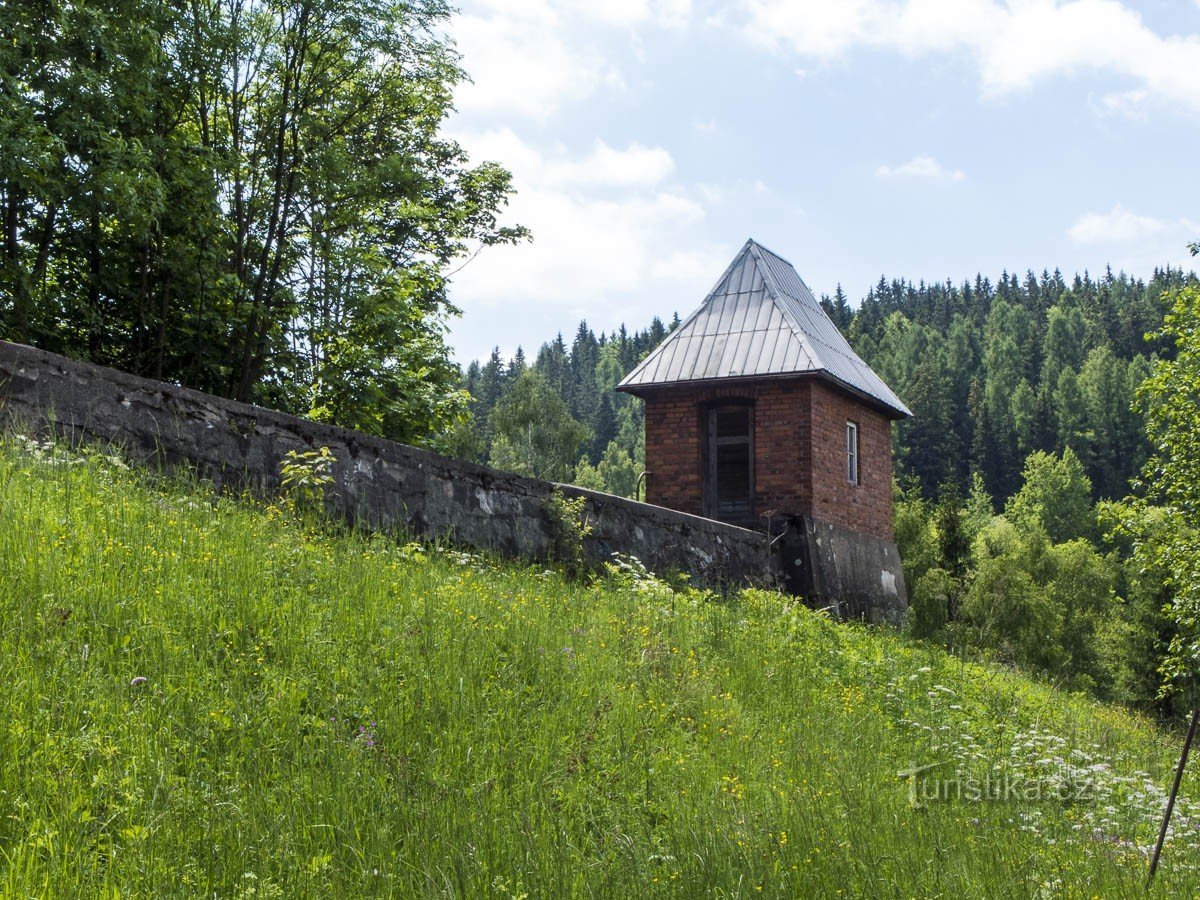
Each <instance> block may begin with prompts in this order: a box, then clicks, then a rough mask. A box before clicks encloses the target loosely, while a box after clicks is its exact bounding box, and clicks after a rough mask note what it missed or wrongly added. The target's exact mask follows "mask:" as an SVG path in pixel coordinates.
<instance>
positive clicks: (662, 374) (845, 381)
mask: <svg viewBox="0 0 1200 900" xmlns="http://www.w3.org/2000/svg"><path fill="white" fill-rule="evenodd" d="M805 374H812V375H816V376H818V377H823V378H826V379H828V380H830V381H833V382H835V383H836V384H838V385H840V386H841V387H843V388H846V389H848V390H849V391H851V392H852V393H855V394H858V395H860V396H862V397H863V398H864V399H867V400H868V401H873V402H874V403H875V404H876V405H879V406H882V407H884V408H886V410H887V411H888V412H889V413H890V414H891V415H892V416H893V417H895V418H903V417H905V416H910V415H912V413H911V412H910V411H909V409H908V407H907V406H905V405H904V403H903V402H902V401H901V400H900V398H899V397H897V396H896V395H895V394H894V393H893V392H892V389H891V388H889V387H888V386H887V385H886V384H884V382H883V379H882V378H880V377H879V376H878V375H876V374H875V373H874V372H873V371H871V367H870V366H868V365H867V364H866V363H865V362H863V361H862V360H861V359H860V358H859V356H858V354H857V353H855V352H854V351H853V350H852V349H851V348H850V344H849V343H847V342H846V339H845V338H844V337H842V334H841V332H840V331H838V329H837V326H836V325H834V324H833V322H832V321H831V320H830V318H829V316H827V315H826V314H825V310H823V309H822V308H821V304H820V303H818V302H817V299H816V297H814V296H813V293H812V291H810V290H809V289H808V285H806V284H805V283H804V281H803V279H801V278H800V276H799V274H797V272H796V270H795V268H793V267H792V264H791V263H790V262H788V261H787V260H786V259H784V258H783V257H781V256H778V255H777V254H775V253H772V252H771V251H770V250H768V249H767V248H766V247H763V246H762V245H761V244H759V243H757V242H755V241H754V240H753V239H751V240H748V241H746V244H745V246H743V247H742V249H741V251H740V252H739V253H738V255H737V256H736V257H734V260H733V262H732V263H730V265H729V268H728V269H726V270H725V274H724V275H722V276H721V278H720V280H719V281H718V282H717V286H716V287H714V288H713V289H712V291H711V292H710V293H709V295H708V296H707V297H705V298H704V302H703V303H702V304H700V308H699V309H697V310H696V311H695V312H693V313H692V314H691V315H690V316H688V317H687V318H686V319H684V320H683V322H682V323H681V324H680V326H679V327H678V328H676V329H675V330H674V331H673V332H671V334H669V335H668V336H667V338H666V340H664V341H663V342H662V343H661V344H659V345H658V347H657V348H655V350H654V351H653V352H652V353H651V354H650V355H649V356H647V357H646V358H645V359H644V360H642V362H641V363H640V364H639V365H638V366H637V367H636V368H635V369H634V370H633V371H632V372H630V373H629V374H628V375H627V376H625V378H624V379H623V380H622V381H621V383H620V384H619V385H617V389H618V390H622V391H627V392H629V393H633V394H636V393H640V392H641V390H642V389H646V388H653V387H658V386H662V385H671V384H682V383H686V382H697V381H714V380H717V379H720V380H727V379H732V378H762V377H770V376H784V375H805Z"/></svg>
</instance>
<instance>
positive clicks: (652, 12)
mask: <svg viewBox="0 0 1200 900" xmlns="http://www.w3.org/2000/svg"><path fill="white" fill-rule="evenodd" d="M560 4H561V6H562V7H564V8H567V9H570V10H571V11H572V12H576V13H579V14H580V15H582V16H585V17H586V18H589V19H592V20H594V21H597V22H601V23H603V24H606V25H615V26H624V27H630V26H634V25H642V24H646V23H649V24H653V25H659V26H663V27H668V28H678V27H682V26H683V25H686V24H687V22H688V20H689V19H690V17H691V14H692V4H691V0H604V2H596V0H560Z"/></svg>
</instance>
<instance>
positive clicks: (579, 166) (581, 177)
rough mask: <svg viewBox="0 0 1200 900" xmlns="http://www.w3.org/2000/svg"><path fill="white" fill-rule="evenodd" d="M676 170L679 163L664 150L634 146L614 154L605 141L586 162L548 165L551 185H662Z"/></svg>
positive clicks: (577, 160)
mask: <svg viewBox="0 0 1200 900" xmlns="http://www.w3.org/2000/svg"><path fill="white" fill-rule="evenodd" d="M674 170H675V160H673V159H672V158H671V154H670V153H668V152H667V151H666V150H664V149H663V148H662V147H643V146H642V145H641V144H636V143H635V144H630V145H629V147H628V148H627V149H625V150H614V149H613V148H612V147H610V146H609V145H608V144H606V143H604V141H599V140H598V141H596V145H595V148H594V149H593V150H592V152H591V153H590V154H588V155H587V156H586V157H584V158H582V159H559V160H554V161H551V162H549V163H547V165H546V171H545V178H544V180H545V182H546V183H547V184H551V185H565V186H574V185H583V186H587V187H604V186H610V187H633V186H637V185H652V184H658V183H659V182H660V181H662V180H663V179H665V178H666V177H667V176H669V175H670V174H671V173H672V172H673V171H674Z"/></svg>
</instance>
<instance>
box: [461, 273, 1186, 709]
mask: <svg viewBox="0 0 1200 900" xmlns="http://www.w3.org/2000/svg"><path fill="white" fill-rule="evenodd" d="M1195 283H1196V278H1195V276H1194V274H1189V273H1184V272H1182V271H1179V270H1159V271H1156V272H1154V274H1153V276H1152V277H1151V278H1150V279H1149V280H1148V281H1144V280H1141V279H1135V278H1131V277H1129V276H1127V275H1124V274H1119V275H1117V274H1114V273H1112V272H1111V271H1107V272H1105V273H1104V275H1103V276H1101V277H1099V278H1097V277H1093V276H1091V275H1088V274H1086V273H1085V274H1083V275H1077V276H1075V277H1073V278H1070V279H1068V278H1066V277H1064V276H1063V275H1062V274H1061V273H1060V272H1057V271H1056V272H1054V273H1050V272H1043V273H1042V274H1041V275H1040V276H1039V275H1036V274H1034V273H1033V272H1029V273H1027V274H1026V275H1025V276H1024V277H1020V276H1017V275H1012V274H1008V273H1004V274H1002V275H1001V276H1000V277H999V278H998V279H996V280H995V281H992V280H991V279H989V278H987V277H984V276H983V275H978V276H976V277H975V278H974V279H972V280H970V281H966V282H963V283H961V284H954V283H952V282H945V283H938V284H926V283H923V282H922V283H918V284H913V283H910V282H907V281H903V280H892V281H889V280H887V279H880V281H879V283H878V284H877V285H876V286H875V287H873V288H872V289H871V290H870V291H869V292H868V293H867V295H866V296H865V297H864V298H863V299H862V301H861V303H859V304H858V305H857V306H855V305H852V304H851V302H850V300H849V298H847V297H846V295H845V293H844V292H843V291H842V290H841V288H840V287H839V288H838V290H837V291H836V292H835V293H834V295H833V296H832V297H830V296H823V297H822V298H821V302H822V305H823V306H824V307H825V309H826V311H827V312H828V314H829V315H830V317H831V318H832V319H833V320H834V322H835V323H836V324H837V325H838V327H839V328H840V329H841V330H842V332H843V333H844V334H846V336H847V337H848V339H849V340H850V342H851V344H852V345H853V346H854V347H855V349H856V350H857V351H858V353H859V354H860V355H861V356H862V357H863V359H864V360H866V361H867V363H868V364H870V365H871V367H872V368H873V369H875V371H876V372H878V373H879V374H880V375H881V376H882V377H883V378H884V380H885V381H887V382H888V384H890V385H891V386H892V387H893V388H894V389H895V390H896V392H897V393H898V394H899V395H900V397H901V398H903V399H904V401H905V402H906V403H907V404H908V406H909V407H910V408H911V409H912V411H913V414H914V415H913V418H911V419H908V420H905V421H903V422H899V423H897V424H896V426H894V428H893V451H894V466H895V475H896V539H897V543H898V544H899V545H900V549H901V555H902V557H903V559H904V565H905V574H906V579H907V581H908V587H909V595H910V603H911V612H910V622H909V626H908V627H909V630H910V632H912V633H913V634H915V635H917V636H920V637H925V638H928V639H931V640H934V641H937V642H940V643H943V644H946V645H950V646H956V647H961V648H965V649H968V650H969V651H971V652H978V653H983V654H985V655H988V656H991V657H995V658H999V659H1001V660H1004V661H1007V662H1011V663H1014V664H1018V665H1021V666H1023V667H1026V668H1029V669H1033V670H1036V671H1041V672H1043V673H1045V674H1046V675H1048V676H1050V677H1052V678H1053V679H1055V681H1056V682H1058V683H1060V684H1063V685H1065V686H1068V687H1071V688H1073V689H1080V690H1087V691H1090V692H1093V693H1096V694H1098V695H1100V696H1103V697H1109V698H1114V699H1121V700H1124V701H1126V702H1132V703H1136V704H1139V705H1148V704H1155V703H1158V704H1160V705H1161V704H1162V703H1165V702H1166V701H1163V700H1161V699H1160V698H1159V692H1160V688H1161V687H1162V686H1163V678H1164V676H1163V674H1162V672H1161V671H1160V664H1161V662H1162V659H1163V658H1164V656H1165V655H1166V652H1167V647H1168V645H1169V643H1170V640H1171V638H1172V637H1173V635H1174V631H1173V627H1172V625H1171V624H1170V623H1169V620H1168V617H1167V616H1166V615H1165V614H1164V612H1163V605H1164V603H1166V602H1168V601H1169V600H1170V599H1171V596H1172V595H1171V590H1170V586H1169V584H1168V578H1167V575H1166V570H1165V569H1164V568H1163V567H1161V566H1157V567H1156V566H1155V565H1153V564H1151V565H1146V560H1145V552H1142V553H1141V554H1139V553H1135V551H1134V547H1135V545H1136V546H1137V547H1140V548H1142V550H1143V551H1145V549H1146V548H1148V547H1154V546H1157V544H1156V539H1155V533H1154V526H1155V521H1156V520H1155V519H1154V517H1153V516H1152V515H1150V514H1149V513H1148V511H1147V510H1148V508H1147V507H1145V506H1144V505H1139V504H1140V501H1139V499H1138V497H1139V494H1140V493H1141V491H1140V488H1139V485H1138V479H1139V477H1140V476H1141V473H1142V468H1143V466H1144V464H1145V462H1146V460H1147V458H1148V456H1149V455H1150V451H1151V447H1150V443H1149V440H1148V438H1147V436H1146V434H1147V432H1146V423H1145V422H1144V419H1143V414H1142V412H1141V406H1142V404H1141V402H1140V401H1139V399H1138V388H1139V386H1140V385H1142V383H1143V382H1144V381H1145V380H1146V378H1147V377H1148V376H1149V375H1150V373H1151V370H1152V366H1153V363H1154V361H1155V360H1158V359H1169V358H1171V356H1172V355H1173V352H1174V344H1173V342H1172V341H1171V340H1169V339H1168V338H1166V337H1163V336H1158V332H1159V330H1160V329H1161V328H1162V326H1163V321H1164V315H1165V313H1166V311H1167V309H1168V302H1167V301H1168V300H1169V299H1170V297H1171V296H1173V294H1174V292H1175V291H1176V290H1177V289H1178V288H1181V287H1184V286H1188V285H1195ZM678 322H679V318H678V315H675V317H674V318H673V320H672V321H671V322H670V323H669V324H664V322H663V321H662V320H661V319H660V318H658V317H655V318H653V319H652V320H651V323H650V325H649V326H648V327H646V328H644V329H642V330H640V331H630V330H629V329H627V328H626V327H625V326H622V327H621V328H620V329H618V330H617V331H616V332H614V333H611V334H608V333H601V334H599V335H597V334H596V333H595V332H594V331H593V330H592V329H591V328H589V327H588V325H587V323H586V322H581V323H580V324H579V327H578V329H577V330H576V332H575V334H574V335H573V337H572V338H571V339H570V340H569V341H568V340H567V339H565V338H564V337H563V336H562V335H558V336H556V337H555V338H554V339H553V340H551V341H549V342H547V343H545V344H543V345H542V347H541V348H540V349H539V350H538V351H537V354H536V356H535V357H533V358H532V359H530V358H528V357H527V356H526V354H525V352H524V351H523V350H520V349H519V350H518V351H517V352H516V353H515V354H514V355H513V356H512V358H510V359H505V358H503V357H502V356H501V354H500V352H499V350H496V351H493V353H492V355H491V357H490V358H489V359H488V360H487V361H486V362H483V363H479V362H474V363H472V364H471V365H470V366H468V367H467V369H466V370H465V372H464V374H463V387H464V388H465V390H466V391H467V392H469V394H470V395H471V397H472V400H471V404H472V417H471V419H470V421H469V423H466V424H464V425H462V426H460V428H459V430H458V432H457V433H456V434H455V435H454V436H453V438H452V439H451V440H450V442H449V443H450V444H451V445H452V446H453V448H454V449H455V451H456V452H458V453H460V454H461V455H464V456H467V457H470V458H473V459H475V460H477V461H480V462H489V463H491V464H492V465H495V466H498V467H500V468H504V469H509V470H514V471H518V472H522V473H525V474H529V475H534V476H537V477H541V478H550V479H554V480H558V481H569V482H573V483H575V484H579V485H581V486H584V487H591V488H595V489H599V490H605V491H609V492H612V493H615V494H621V495H625V496H633V495H634V493H635V491H636V487H637V481H638V476H639V474H640V473H641V471H642V470H643V468H644V463H645V459H644V453H643V447H642V407H641V402H640V401H639V400H637V399H635V398H633V397H630V396H629V395H626V394H622V393H618V392H616V391H615V390H614V389H613V388H614V386H615V385H616V384H617V382H618V381H620V379H621V378H622V377H623V376H624V375H625V374H626V373H627V372H628V371H630V370H631V369H632V368H633V366H635V365H636V364H637V362H638V361H639V360H640V359H642V358H643V357H644V356H645V355H646V354H647V353H649V352H650V351H651V350H652V349H653V348H654V347H655V346H657V344H658V343H659V342H660V341H661V340H662V338H663V337H664V336H665V335H666V334H667V333H668V332H669V331H670V329H671V328H672V327H674V326H675V325H676V324H678ZM1159 536H1160V537H1163V538H1164V539H1165V536H1164V535H1161V534H1160V535H1159Z"/></svg>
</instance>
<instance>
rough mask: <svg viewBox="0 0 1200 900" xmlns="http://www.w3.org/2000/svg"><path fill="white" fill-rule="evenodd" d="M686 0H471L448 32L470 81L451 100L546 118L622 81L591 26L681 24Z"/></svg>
mask: <svg viewBox="0 0 1200 900" xmlns="http://www.w3.org/2000/svg"><path fill="white" fill-rule="evenodd" d="M691 18H692V4H691V0H605V2H602V3H597V2H595V0H474V2H468V3H467V4H466V8H465V9H464V11H463V12H462V13H460V14H458V15H456V16H455V17H454V18H453V19H452V21H451V26H450V35H451V37H452V38H453V39H454V41H455V44H456V45H457V47H458V50H459V52H460V53H461V54H462V64H463V67H464V68H465V69H466V71H467V72H468V74H469V75H470V76H471V82H468V83H464V84H462V85H460V86H459V87H458V89H457V90H456V91H455V94H454V100H455V105H456V106H457V107H458V108H459V110H461V111H462V112H464V113H466V114H473V113H482V114H488V115H495V116H497V117H500V116H504V117H514V116H518V117H521V118H526V119H534V120H544V119H546V118H548V117H549V116H551V115H552V114H553V113H554V112H555V111H556V110H557V109H558V108H559V107H561V106H562V105H563V104H565V103H569V102H573V101H579V100H582V99H583V98H585V97H587V96H589V95H591V94H593V93H594V92H596V91H597V90H599V89H601V88H604V87H609V88H613V89H617V90H623V89H624V88H625V80H624V77H623V76H622V73H621V72H620V70H619V69H618V68H617V67H616V66H614V65H613V64H612V63H611V62H610V61H609V60H610V59H611V56H612V54H611V53H608V54H606V53H603V52H601V51H600V49H598V39H600V38H602V37H603V35H601V34H599V33H598V32H597V28H598V27H600V28H604V27H609V28H626V29H631V30H635V41H636V37H637V33H636V29H639V28H681V27H684V26H685V25H687V24H688V22H689V21H690V20H691Z"/></svg>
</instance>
